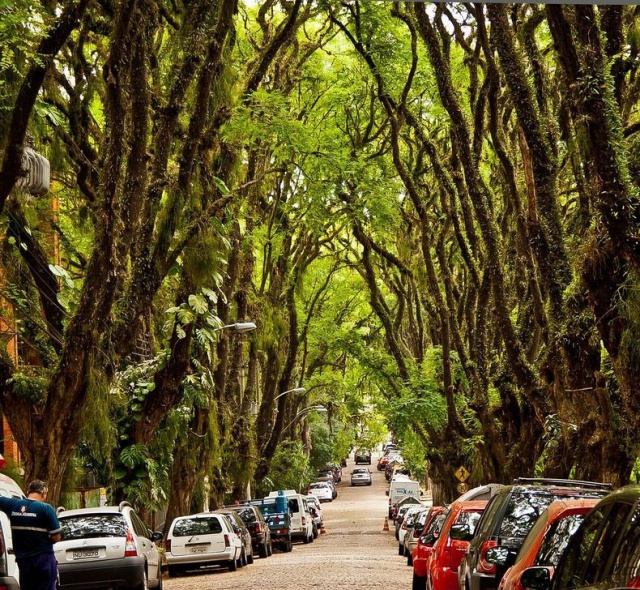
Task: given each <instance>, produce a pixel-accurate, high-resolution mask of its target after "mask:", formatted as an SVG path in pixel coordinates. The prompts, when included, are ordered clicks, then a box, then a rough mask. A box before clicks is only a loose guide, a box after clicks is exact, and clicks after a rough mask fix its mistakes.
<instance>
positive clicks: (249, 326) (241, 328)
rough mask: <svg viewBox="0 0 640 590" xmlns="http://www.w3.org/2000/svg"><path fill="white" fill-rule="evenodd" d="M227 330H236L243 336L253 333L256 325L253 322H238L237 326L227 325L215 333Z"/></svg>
mask: <svg viewBox="0 0 640 590" xmlns="http://www.w3.org/2000/svg"><path fill="white" fill-rule="evenodd" d="M226 329H230V330H235V331H236V332H237V333H238V334H243V333H244V332H251V330H255V329H256V325H255V324H254V323H253V322H236V323H235V324H227V325H226V326H220V327H219V328H214V329H213V331H214V332H217V331H218V330H226Z"/></svg>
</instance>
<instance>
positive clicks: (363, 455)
mask: <svg viewBox="0 0 640 590" xmlns="http://www.w3.org/2000/svg"><path fill="white" fill-rule="evenodd" d="M354 459H355V462H356V465H359V464H360V463H365V464H367V465H371V451H366V450H364V449H362V450H361V449H359V450H357V451H356V452H355V455H354Z"/></svg>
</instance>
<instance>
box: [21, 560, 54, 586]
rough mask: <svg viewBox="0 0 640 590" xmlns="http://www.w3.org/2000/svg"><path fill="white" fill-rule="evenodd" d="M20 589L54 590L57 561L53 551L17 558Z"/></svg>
mask: <svg viewBox="0 0 640 590" xmlns="http://www.w3.org/2000/svg"><path fill="white" fill-rule="evenodd" d="M17 561H18V567H19V568H20V590H55V588H56V580H57V579H58V562H57V561H56V558H55V555H54V554H53V553H41V554H40V555H34V556H33V557H25V558H22V559H19V560H17Z"/></svg>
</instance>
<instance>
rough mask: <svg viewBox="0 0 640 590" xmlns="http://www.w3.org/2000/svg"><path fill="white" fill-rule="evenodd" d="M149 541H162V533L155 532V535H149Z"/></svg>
mask: <svg viewBox="0 0 640 590" xmlns="http://www.w3.org/2000/svg"><path fill="white" fill-rule="evenodd" d="M151 540H152V541H154V542H155V541H160V540H162V533H160V532H158V531H156V532H155V533H151Z"/></svg>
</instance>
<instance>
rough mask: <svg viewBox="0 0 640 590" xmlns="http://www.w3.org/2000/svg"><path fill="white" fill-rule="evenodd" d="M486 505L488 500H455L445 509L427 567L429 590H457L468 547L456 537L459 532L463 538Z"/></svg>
mask: <svg viewBox="0 0 640 590" xmlns="http://www.w3.org/2000/svg"><path fill="white" fill-rule="evenodd" d="M486 505H487V500H480V501H478V500H474V501H472V502H454V503H453V504H451V506H449V509H448V510H447V513H446V517H445V520H444V523H443V525H442V529H441V531H440V536H439V537H438V540H437V541H436V542H435V544H434V545H433V551H432V552H431V558H430V560H429V564H428V569H427V586H428V587H429V588H430V590H456V589H457V586H458V566H459V565H460V562H461V561H462V558H463V557H464V554H465V553H466V551H467V548H468V547H469V541H468V540H467V539H466V538H462V539H459V538H458V534H457V533H458V532H459V531H460V530H462V531H463V536H464V537H466V536H467V535H468V534H469V533H470V534H473V531H474V530H475V528H476V525H477V524H478V521H479V520H480V516H481V514H482V512H483V511H484V509H485V507H486Z"/></svg>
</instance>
